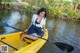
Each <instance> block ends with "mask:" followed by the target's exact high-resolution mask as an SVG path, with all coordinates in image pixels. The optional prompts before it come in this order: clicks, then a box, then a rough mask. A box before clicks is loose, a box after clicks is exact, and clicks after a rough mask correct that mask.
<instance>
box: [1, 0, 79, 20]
mask: <svg viewBox="0 0 80 53" xmlns="http://www.w3.org/2000/svg"><path fill="white" fill-rule="evenodd" d="M12 1H13V0H2V2H12ZM22 1H23V0H22ZM27 1H28V2H27V3H29V5H28V6H26V5H20V6H19V7H20V8H21V9H25V10H27V11H30V10H32V6H36V7H46V9H47V12H48V13H49V14H51V15H52V16H53V17H54V16H58V17H62V14H63V13H66V14H67V15H68V17H69V18H80V15H79V14H77V13H76V12H74V11H73V7H72V5H71V4H76V3H78V0H73V2H70V1H67V0H66V1H64V2H62V0H36V1H35V0H27ZM3 6H7V5H6V4H4V5H3ZM10 6H13V7H18V6H16V5H14V4H11V5H10ZM78 8H79V9H80V6H79V7H78Z"/></svg>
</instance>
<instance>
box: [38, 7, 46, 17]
mask: <svg viewBox="0 0 80 53" xmlns="http://www.w3.org/2000/svg"><path fill="white" fill-rule="evenodd" d="M41 12H45V15H44V18H46V16H47V15H46V14H47V13H46V8H41V9H40V10H39V11H38V12H37V14H38V15H39V14H40V13H41Z"/></svg>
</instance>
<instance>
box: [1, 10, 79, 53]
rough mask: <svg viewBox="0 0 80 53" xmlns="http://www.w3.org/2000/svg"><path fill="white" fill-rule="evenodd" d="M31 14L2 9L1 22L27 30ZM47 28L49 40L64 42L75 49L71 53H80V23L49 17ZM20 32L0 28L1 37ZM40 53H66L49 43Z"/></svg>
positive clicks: (9, 28)
mask: <svg viewBox="0 0 80 53" xmlns="http://www.w3.org/2000/svg"><path fill="white" fill-rule="evenodd" d="M32 15H33V14H31V13H28V12H19V11H16V10H3V9H0V22H5V23H7V24H9V25H10V26H13V27H15V28H18V29H21V30H25V29H27V28H28V27H29V25H30V22H31V18H32ZM46 26H47V29H48V33H49V40H50V41H52V42H64V43H67V44H70V45H72V46H73V47H74V50H73V51H72V52H71V53H80V22H72V21H66V20H62V19H57V18H55V19H54V18H53V17H47V21H46ZM15 32H18V30H16V29H13V28H11V27H6V26H4V27H2V26H0V35H3V34H10V33H15ZM38 53H65V52H64V51H62V50H60V49H59V48H58V47H57V46H55V45H54V44H52V43H51V44H50V43H49V42H47V43H46V44H45V45H44V47H43V48H42V49H41V50H40V51H39V52H38Z"/></svg>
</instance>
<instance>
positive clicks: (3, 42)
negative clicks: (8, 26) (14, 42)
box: [0, 40, 18, 50]
mask: <svg viewBox="0 0 80 53" xmlns="http://www.w3.org/2000/svg"><path fill="white" fill-rule="evenodd" d="M0 42H2V43H4V44H6V45H8V46H9V47H11V48H13V49H14V50H18V49H17V48H15V47H13V46H11V45H9V44H7V43H5V42H3V41H2V40H0Z"/></svg>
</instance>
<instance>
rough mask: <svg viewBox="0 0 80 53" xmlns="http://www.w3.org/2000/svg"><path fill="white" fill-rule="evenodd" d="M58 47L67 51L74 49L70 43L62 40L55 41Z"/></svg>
mask: <svg viewBox="0 0 80 53" xmlns="http://www.w3.org/2000/svg"><path fill="white" fill-rule="evenodd" d="M54 44H55V45H56V46H57V47H58V48H60V49H61V50H63V51H65V50H66V51H67V52H71V51H73V50H74V47H73V46H71V45H69V44H66V43H61V42H55V43H54Z"/></svg>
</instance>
